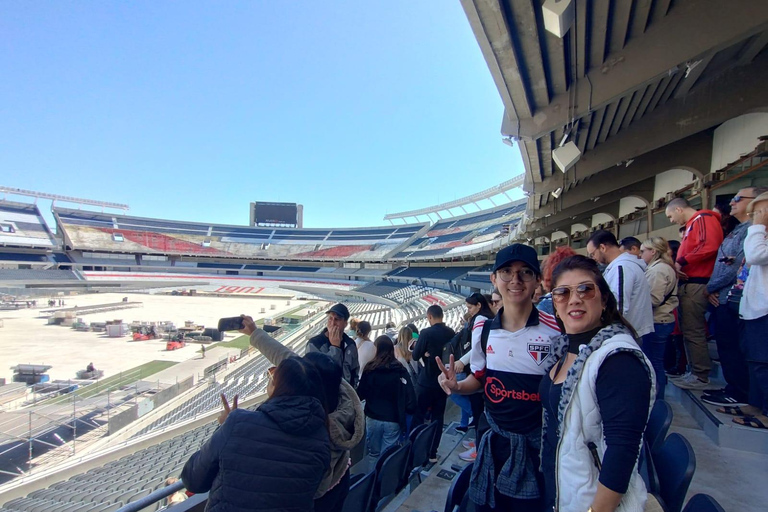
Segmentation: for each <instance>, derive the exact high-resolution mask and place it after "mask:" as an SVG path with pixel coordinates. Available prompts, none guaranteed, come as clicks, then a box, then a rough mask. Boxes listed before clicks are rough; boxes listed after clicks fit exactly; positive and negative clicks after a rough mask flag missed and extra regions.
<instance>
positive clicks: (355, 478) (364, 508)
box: [341, 471, 376, 512]
mask: <svg viewBox="0 0 768 512" xmlns="http://www.w3.org/2000/svg"><path fill="white" fill-rule="evenodd" d="M349 483H350V485H349V493H348V494H347V499H346V500H344V507H343V508H342V509H341V512H368V510H369V508H370V507H371V497H372V496H373V486H374V484H375V483H376V471H371V472H370V473H367V474H363V473H358V474H357V475H352V477H351V479H350V482H349Z"/></svg>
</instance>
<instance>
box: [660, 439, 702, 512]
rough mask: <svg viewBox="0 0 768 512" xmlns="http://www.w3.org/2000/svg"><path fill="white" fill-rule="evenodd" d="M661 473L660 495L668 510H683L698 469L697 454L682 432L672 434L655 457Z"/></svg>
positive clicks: (676, 511) (675, 511)
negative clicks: (689, 487)
mask: <svg viewBox="0 0 768 512" xmlns="http://www.w3.org/2000/svg"><path fill="white" fill-rule="evenodd" d="M653 463H654V466H655V467H656V473H657V474H658V475H659V496H661V499H662V500H663V501H664V505H666V507H665V510H666V512H681V510H682V508H683V502H684V501H685V494H686V493H687V492H688V486H690V485H691V480H692V479H693V473H694V472H695V471H696V455H695V454H694V453H693V448H691V444H690V443H689V442H688V440H687V439H686V438H685V437H683V436H681V435H680V434H677V433H675V434H670V435H669V437H667V440H666V441H664V444H663V445H662V447H661V448H660V449H659V453H657V454H656V455H655V456H654V457H653Z"/></svg>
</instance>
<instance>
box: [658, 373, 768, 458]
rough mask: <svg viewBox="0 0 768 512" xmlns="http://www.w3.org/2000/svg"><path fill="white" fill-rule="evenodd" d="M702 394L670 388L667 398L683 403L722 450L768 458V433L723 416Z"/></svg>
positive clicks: (668, 386)
mask: <svg viewBox="0 0 768 512" xmlns="http://www.w3.org/2000/svg"><path fill="white" fill-rule="evenodd" d="M703 394H704V393H703V392H702V391H693V390H689V389H680V388H678V387H677V386H674V385H672V384H671V383H670V384H668V385H667V396H669V397H672V398H673V399H675V400H677V401H679V402H680V404H681V405H682V406H683V408H685V410H686V411H688V413H689V414H690V415H691V416H693V418H694V419H695V420H696V422H697V423H698V424H699V426H700V427H701V428H702V429H703V430H704V432H705V433H706V434H707V436H708V437H709V438H710V439H712V441H714V442H715V444H717V445H718V446H721V447H723V448H732V449H734V450H742V451H746V452H751V453H761V454H764V455H768V430H765V429H756V428H751V427H744V426H741V425H737V424H736V423H734V422H733V421H731V420H732V419H733V416H729V415H727V414H721V413H719V412H717V411H716V409H717V407H715V406H713V405H709V404H707V403H704V402H702V400H701V396H702V395H703Z"/></svg>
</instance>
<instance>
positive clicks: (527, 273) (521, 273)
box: [496, 268, 536, 283]
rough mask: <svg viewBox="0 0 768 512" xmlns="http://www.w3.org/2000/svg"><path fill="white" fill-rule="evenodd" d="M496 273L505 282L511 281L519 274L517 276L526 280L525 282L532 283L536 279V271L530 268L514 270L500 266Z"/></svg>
mask: <svg viewBox="0 0 768 512" xmlns="http://www.w3.org/2000/svg"><path fill="white" fill-rule="evenodd" d="M496 275H497V276H498V277H499V279H501V280H502V281H504V282H505V283H508V282H510V281H511V280H512V279H514V276H517V278H518V279H519V280H520V281H522V282H524V283H530V282H531V281H533V280H534V279H536V272H534V271H533V270H531V269H529V268H524V269H522V270H512V269H511V268H500V269H499V270H497V271H496Z"/></svg>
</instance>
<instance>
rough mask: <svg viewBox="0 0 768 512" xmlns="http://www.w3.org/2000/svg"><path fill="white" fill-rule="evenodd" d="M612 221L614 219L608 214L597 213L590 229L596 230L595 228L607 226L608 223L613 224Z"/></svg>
mask: <svg viewBox="0 0 768 512" xmlns="http://www.w3.org/2000/svg"><path fill="white" fill-rule="evenodd" d="M612 220H613V217H611V216H610V215H608V214H607V213H596V214H594V215H593V216H592V225H591V226H590V227H592V228H594V227H595V226H599V225H600V224H605V223H606V222H611V221H612Z"/></svg>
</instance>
